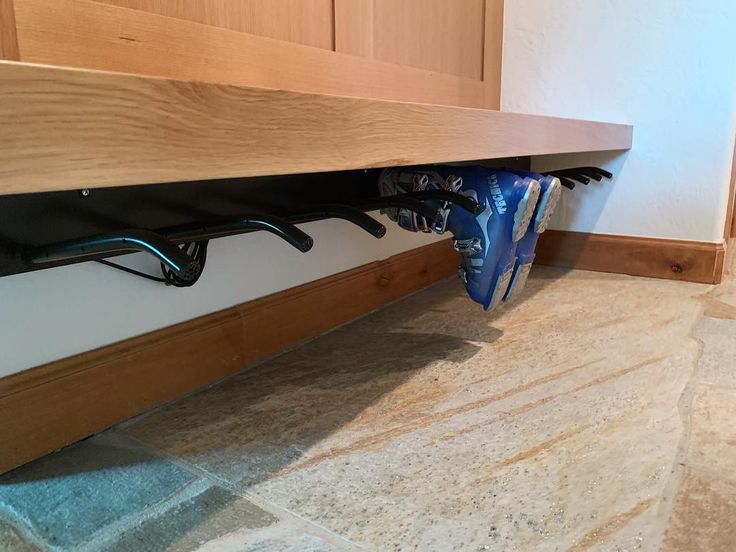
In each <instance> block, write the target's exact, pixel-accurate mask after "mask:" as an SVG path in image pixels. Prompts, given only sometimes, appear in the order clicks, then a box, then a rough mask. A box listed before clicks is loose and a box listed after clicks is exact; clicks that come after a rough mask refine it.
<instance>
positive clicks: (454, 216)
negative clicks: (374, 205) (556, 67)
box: [379, 166, 540, 310]
mask: <svg viewBox="0 0 736 552" xmlns="http://www.w3.org/2000/svg"><path fill="white" fill-rule="evenodd" d="M379 187H380V190H381V194H382V195H394V194H395V193H402V192H403V193H405V192H411V191H420V190H427V189H444V190H450V191H455V192H458V193H460V194H463V195H465V196H467V197H470V198H472V199H474V200H475V201H476V202H477V203H478V204H479V205H481V206H482V207H483V211H482V212H481V213H480V214H478V215H474V214H472V213H470V212H468V211H465V210H464V209H461V208H458V207H452V206H450V205H448V204H446V203H442V202H427V203H430V204H432V205H433V206H434V205H435V204H436V206H437V208H438V216H437V218H436V219H435V221H432V222H430V221H426V220H424V219H423V218H422V217H418V216H417V215H416V214H414V213H408V212H407V213H402V210H400V209H399V210H393V211H388V212H387V214H388V215H389V216H390V217H391V218H392V219H393V220H395V221H397V222H398V223H399V224H400V225H401V226H402V227H403V228H406V229H408V230H413V231H429V232H431V231H435V232H437V233H442V232H444V231H445V230H449V231H450V232H452V233H453V235H454V236H455V240H454V247H455V250H456V251H457V252H458V253H460V255H461V257H462V262H461V266H460V270H459V275H460V278H461V279H462V280H463V283H464V284H465V289H466V291H467V292H468V295H470V298H471V299H473V300H474V301H476V302H477V303H480V304H481V305H482V306H483V308H484V309H485V310H490V309H494V308H495V307H497V306H498V305H499V304H500V302H501V300H502V299H503V297H504V295H505V293H506V290H507V288H508V286H509V283H510V281H511V277H512V274H513V270H514V266H515V264H516V246H517V243H518V242H519V240H521V239H522V238H523V237H524V235H525V234H526V233H527V229H528V227H529V224H530V221H531V219H532V216H533V214H534V211H535V207H536V204H537V200H538V198H539V193H540V185H539V182H537V181H536V180H535V179H533V178H530V177H519V176H517V175H515V174H513V173H510V172H506V171H497V170H493V169H487V168H484V167H448V166H433V167H415V168H407V169H388V170H386V171H384V172H383V174H382V175H381V179H380V185H379Z"/></svg>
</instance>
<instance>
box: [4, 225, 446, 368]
mask: <svg viewBox="0 0 736 552" xmlns="http://www.w3.org/2000/svg"><path fill="white" fill-rule="evenodd" d="M373 214H374V215H375V216H376V217H377V218H378V219H379V220H381V221H382V222H384V224H386V228H387V230H388V232H387V234H386V236H385V237H383V238H382V239H380V240H378V239H376V238H374V237H373V236H371V235H369V234H367V233H366V232H364V231H363V230H360V229H359V228H358V227H356V226H354V225H352V224H350V223H347V222H344V221H337V220H330V221H320V222H314V223H309V224H304V225H300V228H302V229H303V230H304V231H305V232H307V233H308V234H310V235H311V236H312V237H313V238H314V240H315V243H314V247H313V248H312V250H311V251H309V252H308V253H306V254H304V253H301V252H299V251H297V250H296V249H294V248H292V247H290V246H289V245H287V244H286V243H285V242H283V241H282V240H280V239H279V238H277V237H275V236H272V235H270V234H266V233H265V232H256V233H253V234H249V235H246V236H234V237H230V238H223V239H218V240H213V241H212V242H211V243H210V248H209V251H208V257H207V267H206V270H205V272H204V274H203V275H202V277H201V279H200V281H199V282H197V285H196V286H193V287H191V288H184V289H175V288H167V287H164V286H163V284H159V283H156V282H149V281H147V280H143V279H140V278H137V277H135V276H130V275H128V274H124V273H121V272H119V271H116V270H113V269H110V268H108V267H105V266H102V265H99V264H97V263H83V264H79V265H75V266H69V267H62V268H55V269H51V270H43V271H39V272H33V273H29V274H23V275H18V276H9V277H6V278H0V297H1V298H2V304H1V305H0V377H2V376H6V375H9V374H12V373H15V372H19V371H21V370H25V369H27V368H32V367H34V366H38V365H39V364H43V363H45V362H50V361H52V360H56V359H59V358H64V357H67V356H70V355H73V354H76V353H80V352H83V351H87V350H90V349H94V348H97V347H100V346H103V345H106V344H109V343H113V342H116V341H120V340H122V339H126V338H128V337H133V336H136V335H140V334H142V333H146V332H149V331H152V330H155V329H158V328H162V327H165V326H169V325H171V324H176V323H178V322H182V321H184V320H189V319H192V318H195V317H197V316H201V315H203V314H207V313H210V312H215V311H218V310H221V309H224V308H227V307H230V306H232V305H236V304H238V303H243V302H245V301H249V300H251V299H255V298H258V297H262V296H264V295H268V294H269V293H274V292H276V291H280V290H283V289H287V288H290V287H294V286H298V285H300V284H303V283H306V282H310V281H312V280H316V279H318V278H322V277H324V276H328V275H330V274H334V273H336V272H340V271H343V270H348V269H350V268H354V267H356V266H360V265H362V264H366V263H369V262H371V261H375V260H378V259H385V258H387V257H390V256H391V255H394V254H396V253H400V252H402V251H406V250H409V249H412V248H415V247H419V246H421V245H424V244H427V243H431V242H432V241H436V240H437V239H439V237H438V236H428V235H427V234H414V233H411V232H406V231H404V230H401V229H400V228H398V227H397V226H396V225H395V224H394V223H392V222H391V221H390V220H389V219H388V218H386V217H384V216H383V215H380V214H378V213H373ZM119 259H120V260H122V259H123V257H120V258H119ZM126 259H128V260H127V261H126V263H125V264H128V265H129V266H136V267H137V268H146V269H148V270H149V271H150V272H151V273H152V274H156V273H157V264H154V263H151V262H149V261H148V259H147V258H145V257H143V256H142V255H131V256H128V257H126Z"/></svg>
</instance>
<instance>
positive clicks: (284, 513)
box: [109, 429, 369, 551]
mask: <svg viewBox="0 0 736 552" xmlns="http://www.w3.org/2000/svg"><path fill="white" fill-rule="evenodd" d="M109 431H112V432H115V433H118V434H120V435H123V436H124V437H125V438H127V439H130V440H132V441H134V442H135V443H137V444H138V445H139V446H141V447H142V448H143V449H145V450H148V452H150V453H152V454H154V455H156V456H159V457H161V458H165V459H166V460H169V461H170V462H172V463H173V464H176V465H177V466H179V467H181V468H182V469H184V470H186V471H188V472H189V473H191V474H193V475H196V476H198V477H200V478H201V479H202V480H203V481H206V482H208V483H209V484H210V485H217V486H219V487H222V488H224V489H227V490H228V491H230V492H232V493H233V494H235V495H237V496H240V497H242V498H246V499H248V500H250V501H251V502H253V503H254V504H255V505H257V506H259V507H262V508H263V509H264V510H266V511H268V512H269V513H272V514H274V515H275V516H277V517H278V518H279V519H282V518H284V517H287V518H293V519H295V520H298V521H299V523H300V524H303V525H307V526H309V527H310V528H313V529H315V530H317V533H318V536H319V533H323V535H322V536H324V537H326V539H325V540H329V541H336V542H337V543H339V544H340V545H341V546H343V547H345V546H347V547H348V550H356V551H358V550H369V549H368V548H365V547H364V545H361V544H358V543H356V542H353V541H351V540H349V539H348V538H346V537H344V536H342V535H340V534H339V533H336V532H334V531H332V530H331V529H328V528H327V527H324V526H322V525H320V524H319V523H317V522H315V521H313V520H311V519H309V518H306V517H303V516H302V515H300V514H298V513H297V512H294V511H293V510H290V509H288V508H284V507H283V506H280V505H279V504H276V503H274V502H271V501H269V500H266V499H264V498H263V497H261V496H258V495H256V494H253V493H250V492H248V491H244V490H242V489H240V488H238V486H237V485H236V484H233V483H231V482H230V481H228V480H226V479H224V478H222V477H220V476H218V475H216V474H213V473H211V472H210V471H208V470H206V469H204V468H202V467H200V466H197V465H196V464H192V463H191V462H188V461H186V460H184V459H183V458H180V457H178V456H174V455H172V454H170V453H168V452H166V451H163V450H160V449H158V448H156V447H154V446H152V445H150V444H149V443H147V442H145V441H142V440H140V439H138V438H137V437H134V436H132V435H128V434H127V433H121V432H119V431H117V430H116V429H111V430H109ZM203 490H204V489H203ZM166 502H167V503H168V500H167V501H166ZM159 504H163V502H161V503H159ZM157 506H158V505H157ZM169 507H170V506H169ZM332 544H335V542H333V543H332Z"/></svg>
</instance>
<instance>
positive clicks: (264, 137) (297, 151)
mask: <svg viewBox="0 0 736 552" xmlns="http://www.w3.org/2000/svg"><path fill="white" fill-rule="evenodd" d="M0 129H2V130H1V133H0V194H14V193H28V192H42V191H53V190H64V189H78V188H96V187H107V186H122V185H133V184H148V183H159V182H175V181H183V180H207V179H215V178H229V177H247V176H263V175H273V174H295V173H306V172H323V171H337V170H349V169H360V168H374V167H384V166H392V165H412V164H421V163H439V162H452V161H470V160H480V159H492V158H502V157H514V156H522V155H543V154H552V153H572V152H586V151H603V150H625V149H629V148H630V147H631V143H632V132H633V129H632V127H631V126H629V125H622V124H613V123H601V122H592V121H580V120H573V119H562V118H556V117H546V116H537V115H525V114H515V113H507V112H500V111H491V110H484V109H475V108H465V107H448V106H440V105H430V104H413V103H403V102H396V101H384V100H374V99H363V98H352V97H343V96H329V95H320V94H308V93H300V92H290V91H282V90H272V89H263V88H252V87H241V86H232V85H223V84H211V83H202V82H186V81H177V80H171V79H165V78H157V77H148V76H141V75H131V74H124V73H111V72H104V71H93V70H83V69H72V68H62V67H54V66H45V65H36V64H27V63H18V62H7V61H6V62H0Z"/></svg>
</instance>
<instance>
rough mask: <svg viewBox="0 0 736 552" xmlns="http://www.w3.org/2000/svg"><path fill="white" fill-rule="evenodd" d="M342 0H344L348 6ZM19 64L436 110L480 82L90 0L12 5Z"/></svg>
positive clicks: (461, 99) (478, 92)
mask: <svg viewBox="0 0 736 552" xmlns="http://www.w3.org/2000/svg"><path fill="white" fill-rule="evenodd" d="M348 1H350V0H348ZM15 12H16V21H17V24H18V43H19V47H20V59H21V61H27V62H31V63H46V64H50V65H67V66H71V67H85V68H90V69H105V70H109V71H120V72H126V73H139V74H143V75H152V76H162V77H169V78H174V79H180V80H188V81H202V82H215V83H227V84H237V85H245V86H258V87H264V88H276V89H284V90H298V91H303V92H314V93H320V94H335V95H340V96H360V97H368V98H380V99H387V100H399V101H409V102H420V103H432V104H442V105H458V106H467V107H491V108H497V107H498V106H497V105H496V106H493V105H488V104H487V103H486V88H485V85H484V83H482V82H480V81H477V80H472V79H466V78H462V77H456V76H454V75H443V74H439V73H432V72H430V71H426V70H424V69H417V68H415V67H402V66H400V65H394V64H391V63H384V62H380V61H375V60H370V59H366V58H360V57H356V56H353V55H348V54H344V53H338V52H333V51H328V50H323V49H320V48H311V47H307V46H302V45H301V44H294V43H290V42H284V41H277V40H272V39H270V38H264V37H259V36H255V35H252V34H248V33H241V32H237V31H232V30H230V29H224V28H219V27H213V26H209V25H203V24H200V23H193V22H191V21H187V20H184V19H174V18H171V17H164V16H161V15H157V14H154V13H147V12H142V11H139V10H129V9H124V8H119V7H117V6H113V5H109V4H104V3H100V2H93V1H90V0H54V2H53V3H51V4H49V3H48V2H47V1H46V0H15Z"/></svg>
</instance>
